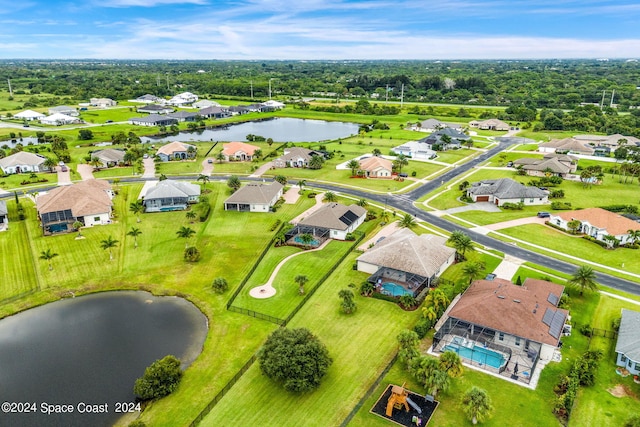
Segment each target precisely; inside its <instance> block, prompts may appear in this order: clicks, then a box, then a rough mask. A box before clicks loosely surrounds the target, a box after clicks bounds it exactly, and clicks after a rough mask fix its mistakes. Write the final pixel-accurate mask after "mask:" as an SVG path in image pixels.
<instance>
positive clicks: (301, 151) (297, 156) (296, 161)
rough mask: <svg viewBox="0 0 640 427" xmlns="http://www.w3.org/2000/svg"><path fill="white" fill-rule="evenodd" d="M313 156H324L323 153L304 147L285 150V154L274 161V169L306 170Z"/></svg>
mask: <svg viewBox="0 0 640 427" xmlns="http://www.w3.org/2000/svg"><path fill="white" fill-rule="evenodd" d="M313 156H322V153H320V152H318V151H314V150H309V149H308V148H302V147H291V148H285V149H284V154H283V155H282V156H280V157H278V158H277V159H275V160H273V167H275V168H306V167H309V162H310V161H311V158H312V157H313Z"/></svg>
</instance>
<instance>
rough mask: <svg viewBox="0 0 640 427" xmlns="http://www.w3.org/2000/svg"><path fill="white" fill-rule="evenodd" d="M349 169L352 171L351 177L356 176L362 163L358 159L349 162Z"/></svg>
mask: <svg viewBox="0 0 640 427" xmlns="http://www.w3.org/2000/svg"><path fill="white" fill-rule="evenodd" d="M347 167H348V168H349V169H351V176H356V171H357V170H358V169H359V168H360V162H358V161H357V160H356V159H352V160H349V163H347Z"/></svg>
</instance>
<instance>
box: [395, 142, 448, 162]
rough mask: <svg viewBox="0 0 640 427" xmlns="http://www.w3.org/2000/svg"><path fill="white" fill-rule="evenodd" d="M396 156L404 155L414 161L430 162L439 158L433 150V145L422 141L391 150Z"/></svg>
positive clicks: (407, 143)
mask: <svg viewBox="0 0 640 427" xmlns="http://www.w3.org/2000/svg"><path fill="white" fill-rule="evenodd" d="M391 150H392V151H393V152H394V153H395V154H396V155H398V154H402V155H403V156H406V157H411V158H412V159H423V160H429V159H433V158H435V157H436V156H437V153H436V152H435V151H434V150H432V149H431V145H429V144H426V143H423V142H420V141H408V142H405V143H404V144H402V145H398V146H397V147H393V148H392V149H391Z"/></svg>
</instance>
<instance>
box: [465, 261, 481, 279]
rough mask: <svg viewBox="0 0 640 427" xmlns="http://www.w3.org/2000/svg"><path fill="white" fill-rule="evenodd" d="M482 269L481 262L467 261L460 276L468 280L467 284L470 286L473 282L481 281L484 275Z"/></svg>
mask: <svg viewBox="0 0 640 427" xmlns="http://www.w3.org/2000/svg"><path fill="white" fill-rule="evenodd" d="M484 267H485V266H484V263H483V262H472V261H467V262H466V264H465V265H464V266H462V274H463V275H464V277H465V278H467V279H468V280H469V284H471V283H472V282H473V281H474V280H478V279H481V278H482V277H483V276H484V275H485V272H484Z"/></svg>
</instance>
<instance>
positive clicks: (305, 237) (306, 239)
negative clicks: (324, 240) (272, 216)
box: [298, 233, 314, 246]
mask: <svg viewBox="0 0 640 427" xmlns="http://www.w3.org/2000/svg"><path fill="white" fill-rule="evenodd" d="M298 239H299V240H300V243H302V244H303V245H304V246H309V245H311V242H313V241H314V238H313V234H309V233H304V234H301V235H299V236H298Z"/></svg>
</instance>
